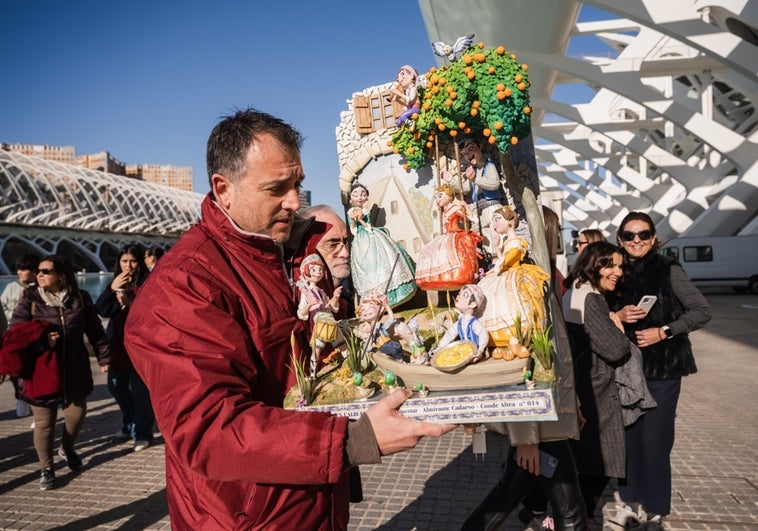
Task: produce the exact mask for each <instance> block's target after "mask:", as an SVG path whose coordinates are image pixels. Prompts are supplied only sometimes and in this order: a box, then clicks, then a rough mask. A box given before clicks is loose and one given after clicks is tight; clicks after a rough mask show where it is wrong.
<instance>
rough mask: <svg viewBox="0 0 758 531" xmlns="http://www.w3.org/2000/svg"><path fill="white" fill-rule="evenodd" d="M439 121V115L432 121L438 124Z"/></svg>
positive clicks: (440, 119)
mask: <svg viewBox="0 0 758 531" xmlns="http://www.w3.org/2000/svg"><path fill="white" fill-rule="evenodd" d="M441 121H442V118H440V117H439V116H437V117H436V118H435V119H434V123H435V124H439V123H440V122H441Z"/></svg>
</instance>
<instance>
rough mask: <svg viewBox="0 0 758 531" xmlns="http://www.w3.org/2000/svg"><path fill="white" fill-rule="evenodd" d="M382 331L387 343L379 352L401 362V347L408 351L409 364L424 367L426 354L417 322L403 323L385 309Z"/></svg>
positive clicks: (414, 320) (426, 360)
mask: <svg viewBox="0 0 758 531" xmlns="http://www.w3.org/2000/svg"><path fill="white" fill-rule="evenodd" d="M382 331H383V332H384V333H385V334H386V335H387V337H388V338H389V341H387V342H386V343H384V344H383V345H382V346H381V348H379V350H380V351H381V352H384V353H385V354H388V355H390V356H393V357H395V358H396V359H397V360H398V361H402V360H403V345H405V346H406V347H407V349H408V350H409V351H410V362H411V363H413V364H415V365H426V364H427V362H428V358H429V356H428V354H427V352H426V347H424V342H423V340H422V339H421V336H420V335H419V333H418V322H417V321H416V319H411V320H410V321H409V322H407V323H406V322H405V321H403V320H401V319H396V318H395V314H393V313H392V309H391V308H389V307H387V322H386V323H385V324H384V326H382Z"/></svg>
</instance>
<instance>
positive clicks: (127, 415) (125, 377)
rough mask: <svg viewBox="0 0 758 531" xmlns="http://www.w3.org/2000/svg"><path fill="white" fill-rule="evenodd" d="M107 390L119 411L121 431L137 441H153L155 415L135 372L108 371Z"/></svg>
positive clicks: (142, 383)
mask: <svg viewBox="0 0 758 531" xmlns="http://www.w3.org/2000/svg"><path fill="white" fill-rule="evenodd" d="M108 390H109V391H110V392H111V394H112V395H113V398H114V399H115V400H116V404H118V407H119V409H120V410H121V430H122V431H123V433H128V434H129V436H131V438H132V439H135V440H138V441H152V440H153V426H154V424H155V414H154V413H153V406H152V404H151V402H150V393H149V392H148V390H147V387H146V386H145V383H144V382H143V381H142V378H140V376H139V374H137V373H136V372H135V371H119V370H116V369H113V368H111V369H110V370H108Z"/></svg>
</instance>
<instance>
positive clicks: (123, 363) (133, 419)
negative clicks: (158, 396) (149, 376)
mask: <svg viewBox="0 0 758 531" xmlns="http://www.w3.org/2000/svg"><path fill="white" fill-rule="evenodd" d="M142 257H143V252H142V249H141V248H140V247H138V246H136V245H128V246H126V247H124V248H123V249H121V251H120V252H119V253H118V256H117V257H116V265H115V266H114V268H113V281H112V282H111V283H110V285H109V286H108V288H106V290H105V291H103V292H102V293H101V294H100V296H99V297H98V298H97V302H96V303H95V308H97V313H99V314H100V316H101V317H107V318H108V319H109V321H108V327H107V329H106V331H105V333H106V336H107V337H108V341H109V342H110V344H111V360H112V361H111V365H110V368H109V369H108V390H109V391H110V392H111V394H112V395H113V398H115V399H116V404H118V407H119V409H120V410H121V428H120V429H119V430H118V431H117V432H116V433H115V434H114V437H115V438H116V439H129V438H131V439H132V440H133V441H134V451H135V452H139V451H141V450H144V449H145V448H147V447H148V446H150V444H151V443H152V440H153V425H154V424H155V414H154V413H153V406H152V405H151V403H150V393H149V392H148V390H147V387H146V386H145V383H144V382H143V381H142V378H140V376H139V374H137V371H135V370H134V365H132V362H131V359H130V356H129V353H128V352H126V348H125V347H124V325H125V323H126V317H127V315H128V314H129V308H130V306H131V304H132V302H133V301H134V297H135V296H136V294H137V289H138V288H139V287H140V285H142V282H143V281H144V279H145V277H146V276H147V267H146V266H145V262H144V261H143V258H142Z"/></svg>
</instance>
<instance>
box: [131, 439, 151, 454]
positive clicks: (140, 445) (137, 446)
mask: <svg viewBox="0 0 758 531" xmlns="http://www.w3.org/2000/svg"><path fill="white" fill-rule="evenodd" d="M149 446H150V441H134V451H135V452H141V451H142V450H144V449H145V448H148V447H149Z"/></svg>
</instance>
